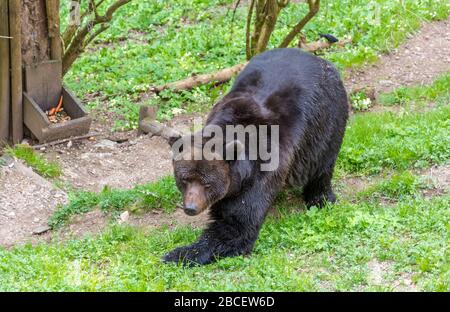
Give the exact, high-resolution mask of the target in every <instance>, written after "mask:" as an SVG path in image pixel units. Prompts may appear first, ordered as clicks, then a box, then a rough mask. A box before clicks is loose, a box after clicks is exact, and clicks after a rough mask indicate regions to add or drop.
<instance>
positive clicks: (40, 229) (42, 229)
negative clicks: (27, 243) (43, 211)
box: [32, 225, 51, 235]
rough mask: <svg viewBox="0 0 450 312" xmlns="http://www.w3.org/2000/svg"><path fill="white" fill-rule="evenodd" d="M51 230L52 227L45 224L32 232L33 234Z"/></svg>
mask: <svg viewBox="0 0 450 312" xmlns="http://www.w3.org/2000/svg"><path fill="white" fill-rule="evenodd" d="M50 230H51V228H50V227H49V226H48V225H43V226H39V227H37V228H35V229H34V230H33V232H32V233H33V235H42V234H44V233H46V232H48V231H50Z"/></svg>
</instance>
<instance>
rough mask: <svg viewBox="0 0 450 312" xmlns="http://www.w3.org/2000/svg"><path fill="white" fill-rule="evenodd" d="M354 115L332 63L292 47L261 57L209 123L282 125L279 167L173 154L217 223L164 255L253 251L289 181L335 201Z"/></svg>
mask: <svg viewBox="0 0 450 312" xmlns="http://www.w3.org/2000/svg"><path fill="white" fill-rule="evenodd" d="M347 117H348V102H347V94H346V91H345V89H344V86H343V84H342V81H341V79H340V77H339V73H338V72H337V70H336V69H335V68H334V66H333V65H332V64H331V63H329V62H327V61H325V60H322V59H320V58H319V57H316V56H314V55H311V54H308V53H305V52H302V51H300V50H298V49H289V48H288V49H275V50H271V51H267V52H264V53H262V54H260V55H258V56H256V57H254V58H253V59H252V60H251V61H250V63H249V64H248V65H247V66H246V68H245V69H244V70H243V71H242V73H241V74H240V75H239V76H238V77H237V79H236V82H235V83H234V86H233V87H232V89H231V91H230V92H229V93H228V94H227V95H226V96H225V97H224V98H223V99H222V100H220V101H219V102H218V103H217V104H216V105H215V106H214V107H213V109H212V111H211V113H210V114H209V116H208V119H207V123H206V124H207V125H218V126H220V127H224V126H225V125H237V124H240V125H244V126H246V125H257V126H258V125H279V133H280V140H279V148H280V153H279V155H280V159H279V167H278V169H277V170H275V171H261V170H260V166H259V165H260V163H261V161H260V160H248V159H245V160H236V161H225V160H213V161H207V160H191V159H187V160H186V159H185V160H178V161H177V160H174V173H175V177H176V181H177V186H178V187H179V189H180V191H181V192H183V194H184V198H185V210H186V211H188V210H189V209H190V208H192V207H190V206H194V207H193V209H194V212H193V213H189V214H196V212H195V209H196V208H197V206H198V205H200V206H202V208H197V209H199V210H203V209H206V208H209V209H210V210H209V213H210V218H211V223H210V224H209V225H208V227H207V228H206V229H205V230H204V232H203V234H202V235H201V236H200V238H199V239H198V241H197V242H195V243H194V244H192V245H190V246H185V247H180V248H176V249H175V250H173V251H171V252H170V253H168V254H167V255H166V256H165V257H164V260H165V261H168V262H177V263H183V264H207V263H211V262H213V261H215V259H217V258H222V257H232V256H238V255H244V254H249V253H250V252H251V251H252V249H253V245H254V243H255V241H256V239H257V237H258V233H259V231H260V229H261V226H262V224H263V221H264V218H265V216H266V213H267V211H268V209H269V208H270V206H271V205H272V202H273V200H274V198H275V196H276V195H277V193H278V192H279V191H280V190H281V188H282V187H283V185H284V184H290V185H293V186H296V187H302V188H303V196H304V200H305V202H306V205H307V206H313V205H316V206H319V207H320V206H322V205H324V203H325V202H326V201H328V202H334V201H335V200H336V197H335V195H334V193H333V191H332V188H331V177H332V174H333V168H334V165H335V161H336V158H337V155H338V152H339V149H340V146H341V143H342V139H343V136H344V131H345V126H346V122H347ZM196 200H197V201H196ZM191 201H193V202H194V204H192V203H191ZM187 202H189V204H187ZM186 206H189V207H187V208H186ZM189 211H192V210H189Z"/></svg>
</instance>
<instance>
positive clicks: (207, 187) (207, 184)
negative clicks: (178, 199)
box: [203, 183, 211, 189]
mask: <svg viewBox="0 0 450 312" xmlns="http://www.w3.org/2000/svg"><path fill="white" fill-rule="evenodd" d="M203 186H204V187H205V189H209V188H211V184H209V183H205V184H203Z"/></svg>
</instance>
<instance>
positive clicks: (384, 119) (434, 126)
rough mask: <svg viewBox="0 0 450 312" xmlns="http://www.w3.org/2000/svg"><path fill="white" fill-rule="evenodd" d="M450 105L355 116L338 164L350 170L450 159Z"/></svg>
mask: <svg viewBox="0 0 450 312" xmlns="http://www.w3.org/2000/svg"><path fill="white" fill-rule="evenodd" d="M449 133H450V106H449V105H446V106H442V107H438V108H436V109H434V110H431V111H429V112H427V113H423V112H411V113H404V114H402V115H397V114H394V113H391V112H380V113H367V114H357V115H354V116H353V117H352V119H351V121H350V123H349V125H348V127H347V130H346V134H345V138H344V143H343V146H342V148H341V152H340V154H339V158H338V162H337V166H338V169H339V170H343V171H345V172H348V173H357V174H374V173H379V172H381V171H382V170H383V169H394V170H405V169H407V168H410V167H412V168H424V167H427V166H429V165H430V164H442V163H448V162H449V160H450V136H449V135H448V134H449Z"/></svg>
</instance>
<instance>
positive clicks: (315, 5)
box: [279, 0, 320, 48]
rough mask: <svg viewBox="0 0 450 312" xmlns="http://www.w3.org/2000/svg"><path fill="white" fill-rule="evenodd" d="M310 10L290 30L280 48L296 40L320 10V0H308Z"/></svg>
mask: <svg viewBox="0 0 450 312" xmlns="http://www.w3.org/2000/svg"><path fill="white" fill-rule="evenodd" d="M308 6H309V12H308V14H306V16H305V17H304V18H303V19H302V20H301V21H300V22H298V24H297V25H295V26H294V28H293V29H292V30H291V31H290V32H289V34H288V35H287V36H286V37H285V38H284V40H283V42H282V43H281V44H280V46H279V47H280V48H286V47H287V46H289V44H290V43H291V42H292V40H294V38H295V36H297V35H298V34H299V33H300V31H301V30H302V29H303V27H305V25H306V24H307V23H308V22H309V21H310V20H311V19H312V18H313V17H314V16H315V15H316V14H317V12H319V8H320V0H308Z"/></svg>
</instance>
